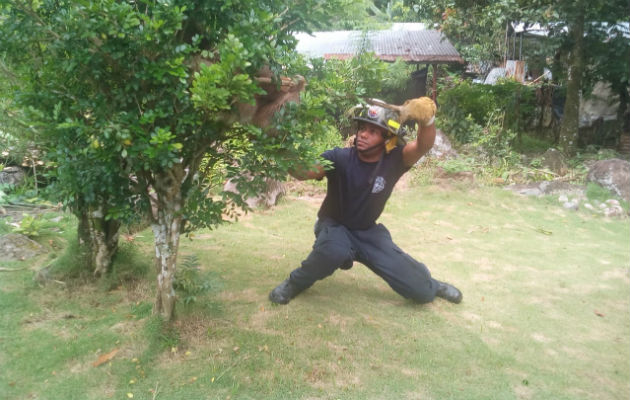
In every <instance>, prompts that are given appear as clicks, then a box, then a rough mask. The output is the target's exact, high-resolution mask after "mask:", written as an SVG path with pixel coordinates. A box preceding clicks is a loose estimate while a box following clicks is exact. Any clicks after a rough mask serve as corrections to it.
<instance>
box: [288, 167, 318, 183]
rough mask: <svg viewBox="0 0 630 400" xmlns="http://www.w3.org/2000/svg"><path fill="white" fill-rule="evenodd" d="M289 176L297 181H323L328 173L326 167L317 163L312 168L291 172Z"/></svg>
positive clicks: (300, 168)
mask: <svg viewBox="0 0 630 400" xmlns="http://www.w3.org/2000/svg"><path fill="white" fill-rule="evenodd" d="M289 174H290V175H291V176H292V177H294V178H295V179H297V180H300V181H305V180H307V179H318V180H319V179H322V178H323V177H324V176H326V171H325V170H324V166H323V165H321V164H319V163H316V164H315V165H312V166H311V167H310V168H308V167H296V168H294V169H291V170H289Z"/></svg>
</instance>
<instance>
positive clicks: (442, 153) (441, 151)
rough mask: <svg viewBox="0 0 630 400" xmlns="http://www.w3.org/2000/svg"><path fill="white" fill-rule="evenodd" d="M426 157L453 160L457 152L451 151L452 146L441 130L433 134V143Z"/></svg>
mask: <svg viewBox="0 0 630 400" xmlns="http://www.w3.org/2000/svg"><path fill="white" fill-rule="evenodd" d="M428 155H429V156H430V157H433V158H455V157H457V151H455V149H453V145H452V144H451V141H450V140H449V139H448V137H447V136H446V135H445V134H444V132H442V131H441V130H439V129H438V130H437V131H436V132H435V143H434V144H433V147H431V150H429V153H428Z"/></svg>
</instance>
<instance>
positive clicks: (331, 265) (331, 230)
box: [269, 220, 354, 304]
mask: <svg viewBox="0 0 630 400" xmlns="http://www.w3.org/2000/svg"><path fill="white" fill-rule="evenodd" d="M315 236H316V239H315V244H313V250H312V251H311V253H310V254H309V255H308V257H307V258H306V259H305V260H304V261H302V266H301V267H299V268H296V269H295V270H293V272H291V274H290V276H289V278H288V279H287V280H285V281H284V282H282V283H281V284H280V285H279V286H278V287H276V288H275V289H274V290H272V291H271V293H270V294H269V299H270V300H271V301H272V302H274V303H279V304H286V303H288V302H289V301H290V300H291V299H292V298H293V297H295V296H297V295H298V294H299V293H300V292H302V291H303V290H305V289H307V288H309V287H311V286H312V285H313V284H314V283H315V282H316V281H318V280H320V279H324V278H326V277H327V276H330V275H332V274H333V272H335V270H337V269H338V268H344V269H347V268H350V267H351V266H352V262H353V259H354V250H353V247H352V244H351V241H350V236H349V232H348V229H347V228H345V227H344V226H342V225H339V224H335V223H334V222H333V221H330V220H325V221H318V222H317V224H316V225H315Z"/></svg>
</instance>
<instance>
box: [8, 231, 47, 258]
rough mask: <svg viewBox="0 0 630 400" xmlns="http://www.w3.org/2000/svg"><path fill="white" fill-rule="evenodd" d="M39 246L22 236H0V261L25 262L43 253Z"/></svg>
mask: <svg viewBox="0 0 630 400" xmlns="http://www.w3.org/2000/svg"><path fill="white" fill-rule="evenodd" d="M45 252H46V250H45V249H44V247H42V245H41V244H39V243H37V242H36V241H34V240H31V239H29V238H28V237H26V236H24V235H20V234H17V233H9V234H6V235H3V236H0V260H1V261H11V260H26V259H27V258H32V257H35V256H37V255H40V254H43V253H45Z"/></svg>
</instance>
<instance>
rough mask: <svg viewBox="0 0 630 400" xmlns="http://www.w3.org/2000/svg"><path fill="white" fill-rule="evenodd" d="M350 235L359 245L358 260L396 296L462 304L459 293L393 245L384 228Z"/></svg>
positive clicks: (419, 301)
mask: <svg viewBox="0 0 630 400" xmlns="http://www.w3.org/2000/svg"><path fill="white" fill-rule="evenodd" d="M352 233H353V234H354V237H355V238H356V239H357V240H358V242H359V243H361V245H360V249H359V251H358V258H357V260H358V261H360V262H362V263H363V264H365V265H366V266H367V267H368V268H370V269H371V270H372V271H374V273H376V274H377V275H378V276H380V277H381V278H383V279H384V280H385V281H386V282H387V283H388V284H389V286H391V288H392V289H394V290H395V291H396V293H398V294H400V295H401V296H403V297H405V298H408V299H412V300H414V301H416V302H418V303H429V302H431V301H433V299H434V298H435V296H436V295H437V296H439V297H443V298H445V299H447V300H449V301H451V302H454V303H459V302H460V301H461V292H459V290H457V289H456V288H455V287H453V286H451V285H448V284H446V283H444V282H440V281H437V280H435V279H433V278H432V277H431V273H430V272H429V269H428V268H427V267H426V266H425V265H424V264H423V263H421V262H418V261H416V260H415V259H413V258H412V257H411V256H409V255H408V254H406V253H405V252H403V251H402V250H401V249H400V248H399V247H398V246H396V244H394V242H393V241H392V238H391V235H390V233H389V231H388V230H387V229H386V228H385V226H383V225H381V224H378V225H376V226H375V227H373V228H371V229H368V230H366V231H353V232H352Z"/></svg>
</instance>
